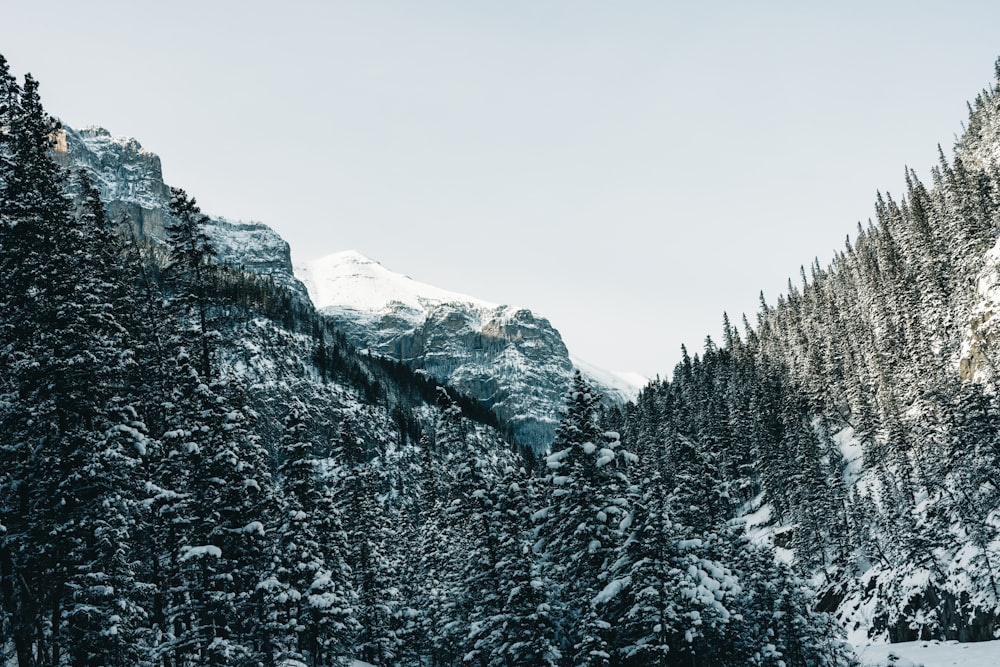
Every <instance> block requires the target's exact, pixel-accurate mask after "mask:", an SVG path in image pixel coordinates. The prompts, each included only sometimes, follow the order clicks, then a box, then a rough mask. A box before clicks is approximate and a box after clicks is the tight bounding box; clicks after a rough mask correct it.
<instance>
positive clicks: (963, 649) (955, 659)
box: [855, 641, 1000, 667]
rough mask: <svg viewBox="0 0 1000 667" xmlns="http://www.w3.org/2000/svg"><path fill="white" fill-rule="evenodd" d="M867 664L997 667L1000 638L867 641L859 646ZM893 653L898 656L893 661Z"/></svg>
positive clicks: (880, 666) (868, 666)
mask: <svg viewBox="0 0 1000 667" xmlns="http://www.w3.org/2000/svg"><path fill="white" fill-rule="evenodd" d="M855 652H856V653H857V654H858V657H859V658H860V659H861V664H862V665H864V667H888V666H889V665H894V666H896V667H911V666H912V667H916V666H918V665H923V667H950V666H951V665H961V666H962V667H996V666H997V665H1000V641H992V642H977V643H967V644H960V643H958V642H937V641H920V642H905V643H902V644H865V645H860V646H856V647H855ZM890 655H894V656H896V659H895V660H893V659H891V658H889V656H890Z"/></svg>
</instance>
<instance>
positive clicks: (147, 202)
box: [55, 127, 306, 298]
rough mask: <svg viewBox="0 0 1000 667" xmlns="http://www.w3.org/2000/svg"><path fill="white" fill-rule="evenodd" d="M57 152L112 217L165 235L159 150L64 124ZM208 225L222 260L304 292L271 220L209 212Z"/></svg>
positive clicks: (154, 235)
mask: <svg viewBox="0 0 1000 667" xmlns="http://www.w3.org/2000/svg"><path fill="white" fill-rule="evenodd" d="M55 154H56V158H57V160H58V161H59V162H60V163H61V164H62V165H63V166H64V167H67V168H70V169H79V168H83V169H86V170H87V171H88V172H89V173H90V175H91V178H92V179H93V181H94V185H95V186H96V187H97V188H98V190H100V192H101V198H102V199H103V200H104V202H105V204H106V205H107V207H108V212H109V214H110V215H111V218H112V220H119V219H128V220H129V222H130V223H131V224H132V227H133V228H134V229H135V231H136V233H138V234H139V235H141V236H145V237H147V238H150V239H154V240H157V241H162V240H163V239H164V238H165V237H166V232H165V229H164V225H165V224H166V223H167V220H168V218H169V213H168V203H169V202H170V188H169V187H168V186H167V185H166V184H165V183H164V182H163V170H162V169H161V167H160V158H159V157H158V156H157V155H156V154H155V153H151V152H150V151H148V150H146V149H145V148H143V147H142V145H141V144H139V142H138V141H136V140H135V139H131V138H125V137H115V136H112V135H111V133H110V132H108V131H107V130H105V129H104V128H100V127H89V128H84V129H82V130H75V129H73V128H70V127H65V128H64V129H63V130H62V132H61V133H60V135H59V136H58V137H57V138H56V146H55ZM206 231H207V232H208V234H209V236H210V237H211V238H212V241H213V242H214V243H215V248H216V250H217V251H218V254H219V261H221V262H223V263H226V264H230V265H232V266H241V267H244V268H245V269H247V270H249V271H253V272H254V273H259V274H261V275H266V276H270V277H271V278H273V279H274V281H275V283H277V284H278V285H281V286H282V287H285V288H287V289H289V290H291V291H293V292H295V293H297V294H299V295H300V296H302V297H303V298H305V297H306V291H305V288H304V287H303V286H302V283H300V282H299V281H298V280H297V279H296V278H295V275H294V273H293V271H292V259H291V251H290V249H289V247H288V243H287V242H285V240H284V239H283V238H281V237H280V236H279V235H278V234H277V233H276V232H275V231H274V230H273V229H271V228H270V227H268V226H267V225H264V224H262V223H259V222H233V221H231V220H226V219H225V218H210V222H209V224H208V225H206Z"/></svg>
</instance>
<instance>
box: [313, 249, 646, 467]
mask: <svg viewBox="0 0 1000 667" xmlns="http://www.w3.org/2000/svg"><path fill="white" fill-rule="evenodd" d="M295 274H296V276H297V277H298V278H299V280H301V281H302V282H303V283H304V284H305V285H306V287H307V289H308V290H309V295H310V297H311V298H312V301H313V303H314V304H315V305H316V307H317V309H319V310H320V312H322V313H323V314H324V315H326V316H327V317H330V318H332V319H333V320H334V321H336V323H337V324H338V326H339V327H340V328H341V329H342V330H343V331H345V332H346V333H347V335H348V337H349V338H350V339H351V340H352V342H353V343H354V344H356V345H358V346H359V347H362V348H368V349H370V350H371V351H373V352H377V353H379V354H383V355H386V356H389V357H392V358H395V359H399V360H401V361H404V362H405V363H407V364H409V365H411V366H413V367H415V368H420V369H423V370H426V371H427V372H429V373H430V374H431V375H433V376H434V377H435V378H437V379H438V380H439V381H441V382H446V383H448V384H451V385H453V386H455V387H457V388H458V389H460V390H462V391H464V392H465V393H467V394H469V395H471V396H473V397H475V398H478V399H479V400H481V401H482V402H483V403H485V404H487V405H489V406H490V407H491V408H492V409H493V410H494V411H495V412H497V414H498V415H499V416H500V417H501V419H503V420H504V421H505V422H506V423H507V424H508V426H510V427H511V430H512V432H513V433H514V435H515V438H517V440H518V441H519V442H520V443H522V444H525V445H529V446H531V447H534V448H535V449H538V450H541V449H544V448H545V447H547V446H548V445H549V444H550V443H551V441H552V437H553V435H554V434H555V427H556V425H557V424H558V419H559V408H560V406H561V405H562V400H563V392H565V390H566V389H567V388H568V386H569V381H570V379H571V377H572V374H573V371H574V368H578V369H579V370H580V371H581V372H582V373H583V374H584V375H585V376H586V377H587V378H588V379H589V380H590V381H591V382H592V383H593V384H594V385H596V387H597V388H598V389H599V390H600V391H601V392H602V393H603V394H604V396H605V397H606V399H607V401H608V402H609V403H622V402H625V401H628V400H632V399H634V398H635V396H636V395H637V394H638V391H639V389H640V388H641V387H642V386H644V385H645V384H646V382H645V378H640V377H637V376H635V375H634V374H631V375H629V374H615V373H611V372H608V371H605V370H602V369H600V368H597V367H595V366H592V365H590V364H586V363H583V362H581V361H579V360H577V359H572V358H571V357H570V354H569V351H568V350H567V349H566V345H565V344H564V343H563V340H562V337H561V336H560V335H559V332H558V331H557V330H556V329H555V328H554V327H553V326H552V325H551V324H550V323H549V321H548V320H546V319H545V318H543V317H538V316H537V315H536V314H534V313H532V312H531V311H529V310H527V309H524V308H517V307H513V306H507V305H497V304H493V303H489V302H487V301H484V300H482V299H477V298H475V297H472V296H468V295H466V294H460V293H458V292H452V291H449V290H445V289H441V288H438V287H434V286H433V285H428V284H426V283H421V282H418V281H416V280H413V279H412V278H410V277H408V276H404V275H402V274H399V273H396V272H394V271H392V270H390V269H388V268H386V267H385V266H383V265H382V264H380V263H379V262H377V261H375V260H373V259H370V258H369V257H366V256H365V255H363V254H361V253H359V252H357V251H353V250H348V251H345V252H338V253H335V254H332V255H329V256H327V257H324V258H322V259H318V260H315V261H312V262H304V263H301V264H297V265H296V266H295Z"/></svg>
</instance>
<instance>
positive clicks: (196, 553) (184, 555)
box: [178, 544, 222, 563]
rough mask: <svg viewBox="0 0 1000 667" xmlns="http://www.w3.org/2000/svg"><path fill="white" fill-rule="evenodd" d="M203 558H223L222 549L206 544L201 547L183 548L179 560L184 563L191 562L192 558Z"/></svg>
mask: <svg viewBox="0 0 1000 667" xmlns="http://www.w3.org/2000/svg"><path fill="white" fill-rule="evenodd" d="M202 556H209V557H211V558H222V549H220V548H219V547H217V546H215V545H214V544H206V545H204V546H200V547H183V548H181V554H180V557H179V558H178V560H179V561H180V562H182V563H183V562H184V561H187V560H191V559H192V558H201V557H202Z"/></svg>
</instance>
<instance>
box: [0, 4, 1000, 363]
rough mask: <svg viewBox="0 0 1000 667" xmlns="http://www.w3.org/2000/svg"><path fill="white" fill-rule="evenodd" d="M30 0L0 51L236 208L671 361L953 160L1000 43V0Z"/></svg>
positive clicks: (191, 188)
mask: <svg viewBox="0 0 1000 667" xmlns="http://www.w3.org/2000/svg"><path fill="white" fill-rule="evenodd" d="M10 4H13V5H14V6H9V7H5V8H4V9H3V12H2V15H3V22H2V23H0V53H3V54H4V55H5V56H6V57H7V59H8V60H9V61H10V63H11V65H12V67H13V69H14V71H15V72H17V73H18V74H22V73H24V72H26V71H31V72H32V73H33V74H34V75H35V76H36V77H37V78H38V79H39V80H40V81H41V84H42V87H41V92H42V96H43V100H44V102H45V104H46V106H47V108H48V109H49V111H50V112H51V113H53V114H55V115H57V116H60V117H61V118H62V119H63V120H64V121H66V122H67V123H69V124H71V125H76V126H83V125H91V124H96V125H101V126H104V127H106V128H107V129H109V130H110V131H111V132H112V133H115V134H124V135H131V136H134V137H136V138H138V139H139V140H140V141H141V142H142V143H143V145H144V146H145V147H147V148H148V149H150V150H152V151H154V152H156V153H158V154H160V156H161V158H162V160H163V166H164V175H165V177H166V179H167V181H168V182H169V183H171V184H172V185H178V186H181V187H184V188H185V189H186V190H188V192H190V193H191V194H193V195H194V196H195V197H197V198H198V200H199V202H200V203H201V204H202V207H203V208H204V209H205V210H206V211H207V212H210V213H213V214H219V215H225V216H227V217H231V218H242V219H255V220H262V221H264V222H267V223H268V224H270V225H271V226H273V227H274V228H275V229H276V230H278V232H280V233H281V234H282V235H283V236H284V237H285V238H286V239H288V240H289V242H290V243H291V244H292V252H293V255H294V256H296V257H298V258H301V259H310V258H314V257H318V256H321V255H324V254H327V253H329V252H334V251H338V250H344V249H348V248H354V249H357V250H360V251H361V252H364V253H366V254H368V255H370V256H371V257H374V258H375V259H378V260H379V261H381V262H382V263H383V264H385V265H386V266H387V267H389V268H391V269H394V270H397V271H401V272H403V273H406V274H408V275H410V276H412V277H413V278H416V279H418V280H421V281H423V282H428V283H432V284H436V285H439V286H441V287H443V288H446V289H450V290H454V291H460V292H465V293H468V294H472V295H474V296H477V297H480V298H483V299H487V300H490V301H496V302H502V303H511V304H517V305H522V306H527V307H530V308H532V309H534V310H535V311H537V312H538V313H540V314H542V315H544V316H546V317H548V318H549V319H550V320H551V321H552V322H553V324H554V325H555V326H556V327H557V328H559V330H560V331H561V332H562V334H563V337H564V338H565V339H566V341H567V344H568V345H569V347H570V349H571V351H573V352H574V353H575V354H577V355H578V356H580V357H581V358H583V359H586V360H588V361H590V362H592V363H595V364H598V365H601V366H604V367H607V368H611V369H617V370H635V371H639V372H642V373H645V374H647V375H654V374H656V373H660V374H664V375H665V374H668V373H669V372H670V370H671V368H672V367H673V365H674V363H675V362H676V361H677V359H678V358H679V352H678V350H679V347H680V344H681V343H682V342H686V343H687V344H688V347H689V348H690V349H692V351H693V350H697V349H700V347H701V343H702V341H703V339H704V337H705V335H706V334H712V335H713V336H716V337H718V335H719V331H720V328H721V327H720V322H721V317H722V311H723V310H728V311H729V313H730V315H731V316H732V317H733V319H734V321H738V319H739V317H740V314H741V313H742V312H743V311H747V312H748V315H750V316H751V320H753V319H754V315H755V313H756V308H757V294H758V292H759V291H760V290H764V292H765V294H766V295H767V297H768V300H769V301H770V302H772V303H773V301H774V300H775V298H776V296H777V295H778V293H779V292H780V291H782V290H783V288H784V285H785V283H786V280H787V278H788V277H789V276H793V277H797V275H798V268H799V265H800V264H808V263H810V262H811V261H812V259H813V257H815V256H818V257H819V258H820V261H821V263H823V264H826V262H827V261H828V260H829V258H830V257H831V256H832V252H833V250H834V249H835V248H841V247H842V246H843V240H844V237H845V236H846V235H847V234H848V233H853V230H854V229H855V227H856V223H857V221H858V220H867V219H868V217H869V216H870V215H871V212H872V202H873V201H874V195H875V191H876V190H878V189H881V190H883V191H885V190H888V191H890V192H894V193H895V192H898V191H900V190H901V189H902V183H903V166H904V165H910V166H913V167H914V168H916V169H917V170H918V173H921V174H926V173H927V170H928V168H929V167H930V165H931V164H933V163H934V161H935V159H936V145H937V144H938V143H941V144H942V145H944V146H945V148H946V150H947V149H948V148H949V147H950V146H951V144H952V142H953V140H954V136H955V134H956V133H958V132H959V131H960V130H961V123H962V121H963V120H964V119H965V114H966V106H965V105H966V101H967V100H970V99H972V98H973V97H974V96H975V95H976V93H977V92H978V91H979V90H980V89H982V88H983V87H985V86H986V85H988V84H989V83H990V81H991V80H992V76H993V63H994V60H995V58H996V57H997V56H998V55H1000V38H998V35H1000V33H998V31H997V26H1000V3H996V2H951V3H942V2H920V1H917V2H905V3H904V2H891V3H873V2H838V3H826V4H824V5H823V6H819V5H818V3H802V2H759V3H745V2H715V3H692V2H684V3H679V2H666V1H663V2H627V1H621V2H586V1H581V0H567V1H565V2H545V1H539V0H535V1H532V2H520V1H505V2H416V1H410V2H379V1H373V0H364V1H361V0H359V1H358V2H350V3H345V2H282V3H277V2H273V3H266V2H223V1H214V2H205V1H200V2H193V1H188V0H175V1H172V2H169V3H166V2H161V3H140V2H134V1H128V2H125V1H122V2H107V1H100V0H92V1H89V2H86V3H83V2H66V1H49V2H45V3H27V2H20V3H10ZM796 279H797V278H796Z"/></svg>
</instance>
